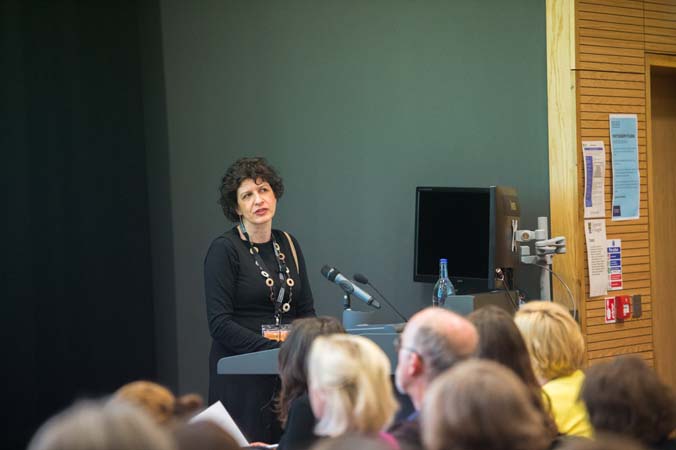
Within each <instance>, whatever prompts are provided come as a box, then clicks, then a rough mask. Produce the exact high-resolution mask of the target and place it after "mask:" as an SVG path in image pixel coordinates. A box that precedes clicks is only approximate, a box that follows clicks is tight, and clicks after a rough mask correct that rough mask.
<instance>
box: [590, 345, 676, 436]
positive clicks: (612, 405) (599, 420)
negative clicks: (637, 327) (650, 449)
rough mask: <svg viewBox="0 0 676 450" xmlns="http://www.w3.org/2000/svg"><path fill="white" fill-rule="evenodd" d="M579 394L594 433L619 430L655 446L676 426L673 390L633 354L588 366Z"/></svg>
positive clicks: (675, 404)
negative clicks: (585, 406)
mask: <svg viewBox="0 0 676 450" xmlns="http://www.w3.org/2000/svg"><path fill="white" fill-rule="evenodd" d="M581 397H582V399H583V400H584V402H585V404H586V405H587V411H588V412H589V421H590V422H591V424H592V426H593V427H594V431H595V432H612V433H618V434H622V435H625V436H630V437H633V438H634V439H637V440H639V441H641V442H642V443H643V444H647V445H654V444H658V443H660V442H661V441H663V440H664V439H666V438H667V437H668V436H669V434H670V433H671V432H672V431H673V430H674V428H675V427H676V398H675V397H674V392H673V391H672V390H671V388H670V387H669V386H667V385H665V384H663V383H662V382H661V381H660V379H659V378H658V376H657V374H656V373H655V371H654V370H653V369H652V368H651V367H649V366H648V365H647V364H646V363H645V362H644V361H643V360H642V359H640V358H638V357H636V356H623V357H618V358H616V359H614V360H612V361H610V362H604V363H600V364H596V365H594V366H592V367H590V368H589V369H588V370H587V373H586V378H585V381H584V384H583V386H582V391H581Z"/></svg>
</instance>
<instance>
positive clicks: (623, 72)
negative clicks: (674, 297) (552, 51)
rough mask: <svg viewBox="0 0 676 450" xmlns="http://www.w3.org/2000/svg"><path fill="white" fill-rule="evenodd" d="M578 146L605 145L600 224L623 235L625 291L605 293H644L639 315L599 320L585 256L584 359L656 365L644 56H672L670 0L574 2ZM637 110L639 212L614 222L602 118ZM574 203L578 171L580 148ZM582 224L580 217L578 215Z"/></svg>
mask: <svg viewBox="0 0 676 450" xmlns="http://www.w3.org/2000/svg"><path fill="white" fill-rule="evenodd" d="M575 8H576V9H575V28H576V29H575V32H576V58H575V64H576V73H575V75H576V76H575V80H576V85H577V92H576V95H577V99H576V103H577V120H578V124H577V129H578V133H577V134H578V149H581V145H582V141H583V140H585V141H587V140H602V141H604V143H605V146H606V217H607V220H606V227H607V235H608V239H622V259H623V280H624V290H622V291H613V292H612V294H611V293H610V292H609V295H624V294H627V295H635V294H640V295H641V296H642V307H643V315H642V317H640V318H632V319H630V320H627V321H625V322H624V323H617V324H605V323H604V313H605V310H604V305H605V303H604V300H603V298H600V297H596V298H589V279H588V276H587V273H588V272H587V264H586V253H585V262H584V265H585V267H584V274H582V273H581V274H580V275H581V276H584V281H585V283H584V294H585V299H586V301H585V304H584V305H583V308H582V311H583V314H584V317H583V320H582V323H583V331H584V332H585V334H586V338H587V347H588V348H587V356H588V360H589V363H590V364H593V363H594V362H597V361H600V360H604V359H608V358H612V357H614V356H617V355H621V354H636V355H638V356H640V357H642V358H644V359H645V360H647V361H648V362H649V363H650V364H654V351H653V350H654V347H653V329H652V315H651V314H652V299H651V289H650V287H651V286H650V252H649V249H650V245H649V244H650V242H649V233H648V195H649V194H650V193H649V192H648V183H647V181H648V180H647V177H648V173H647V150H646V109H645V108H646V80H645V54H646V53H663V54H664V53H666V54H676V0H577V1H576V5H575ZM611 113H631V114H637V115H638V144H639V170H640V174H641V204H640V212H641V217H640V219H638V220H631V221H626V222H612V221H611V220H610V219H609V218H610V216H611V213H610V208H611V196H612V180H611V157H610V139H609V122H608V115H609V114H611ZM578 154H579V156H578V181H579V185H578V192H579V193H580V194H579V195H580V198H579V199H578V201H579V204H580V205H581V204H582V201H583V199H582V198H581V196H582V195H583V192H584V189H583V182H584V173H583V165H582V164H581V151H578ZM580 222H582V218H580Z"/></svg>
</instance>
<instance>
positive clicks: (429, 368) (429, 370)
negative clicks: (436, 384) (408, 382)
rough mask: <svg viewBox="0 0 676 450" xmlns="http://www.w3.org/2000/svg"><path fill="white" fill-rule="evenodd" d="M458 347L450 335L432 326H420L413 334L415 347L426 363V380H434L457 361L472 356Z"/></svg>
mask: <svg viewBox="0 0 676 450" xmlns="http://www.w3.org/2000/svg"><path fill="white" fill-rule="evenodd" d="M458 347H459V346H458V345H457V344H456V343H455V342H454V341H453V340H452V339H449V337H448V335H446V334H443V333H440V332H438V331H437V330H435V329H434V328H432V327H427V326H421V327H420V328H418V330H417V331H416V333H415V335H414V336H413V348H414V349H415V350H416V352H417V353H419V354H420V356H421V357H422V360H423V363H424V364H425V378H426V381H428V382H430V381H432V380H434V379H435V378H436V377H437V376H439V375H441V374H442V373H444V372H445V371H446V370H448V369H450V368H451V367H453V365H455V364H456V363H458V362H460V361H463V360H465V359H467V358H468V357H469V356H471V353H466V352H465V351H464V350H461V349H460V348H458Z"/></svg>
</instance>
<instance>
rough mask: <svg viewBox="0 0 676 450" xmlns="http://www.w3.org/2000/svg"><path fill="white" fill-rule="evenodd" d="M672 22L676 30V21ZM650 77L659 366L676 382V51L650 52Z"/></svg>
mask: <svg viewBox="0 0 676 450" xmlns="http://www.w3.org/2000/svg"><path fill="white" fill-rule="evenodd" d="M673 15H674V17H675V18H676V14H673ZM672 23H673V24H674V31H675V32H676V21H675V22H672ZM646 77H647V78H648V83H647V98H648V116H647V117H648V121H647V124H648V148H649V162H650V164H649V174H650V191H651V192H653V194H652V195H650V197H649V210H650V223H651V243H652V245H651V265H652V267H653V270H652V272H651V275H652V284H653V291H654V296H655V302H654V304H653V309H654V315H653V333H654V340H655V355H656V367H657V370H658V373H659V374H660V376H661V377H662V378H663V379H664V380H666V381H667V382H668V383H669V384H671V386H673V387H676V359H674V354H676V339H675V338H674V330H676V297H674V294H673V288H672V280H673V274H674V273H675V271H676V262H674V258H673V255H674V252H676V234H675V233H674V230H676V208H675V207H674V205H676V177H674V172H675V171H676V56H671V57H665V56H654V55H649V56H648V59H647V64H646Z"/></svg>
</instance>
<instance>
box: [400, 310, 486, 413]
mask: <svg viewBox="0 0 676 450" xmlns="http://www.w3.org/2000/svg"><path fill="white" fill-rule="evenodd" d="M478 340H479V338H478V335H477V331H476V328H475V327H474V325H472V324H471V323H470V322H469V321H468V320H467V319H465V318H463V317H461V316H459V315H457V314H455V313H453V312H451V311H448V310H446V309H442V308H426V309H423V310H422V311H420V312H418V313H417V314H415V315H414V316H413V317H411V319H410V320H409V321H408V323H407V324H406V327H405V328H404V331H403V332H402V334H401V336H399V342H398V344H397V345H398V347H399V348H398V349H397V350H398V352H397V355H398V356H397V358H398V359H397V369H396V373H395V380H396V385H397V389H398V390H399V392H401V393H402V394H404V393H405V394H408V395H409V397H410V398H411V401H412V402H413V406H414V407H415V408H416V410H420V408H421V403H422V399H423V397H424V395H425V389H426V387H427V386H428V385H429V383H431V382H432V380H434V378H436V377H437V376H438V375H440V374H441V373H442V372H444V371H445V370H446V369H448V368H449V367H451V366H453V364H455V363H456V362H458V361H461V360H463V359H465V358H467V357H469V356H471V355H472V353H473V352H474V350H475V348H476V345H477V342H478Z"/></svg>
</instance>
